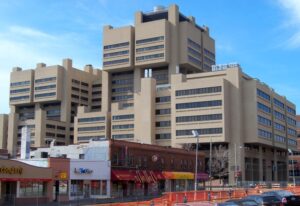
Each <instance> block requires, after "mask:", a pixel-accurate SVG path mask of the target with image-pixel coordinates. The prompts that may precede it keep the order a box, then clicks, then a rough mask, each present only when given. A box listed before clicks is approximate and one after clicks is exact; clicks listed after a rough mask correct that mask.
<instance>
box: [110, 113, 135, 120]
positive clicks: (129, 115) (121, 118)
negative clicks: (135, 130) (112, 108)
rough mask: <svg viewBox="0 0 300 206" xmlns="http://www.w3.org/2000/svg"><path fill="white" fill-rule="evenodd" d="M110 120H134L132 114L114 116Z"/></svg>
mask: <svg viewBox="0 0 300 206" xmlns="http://www.w3.org/2000/svg"><path fill="white" fill-rule="evenodd" d="M112 119H113V120H124V119H134V114H124V115H115V116H113V117H112Z"/></svg>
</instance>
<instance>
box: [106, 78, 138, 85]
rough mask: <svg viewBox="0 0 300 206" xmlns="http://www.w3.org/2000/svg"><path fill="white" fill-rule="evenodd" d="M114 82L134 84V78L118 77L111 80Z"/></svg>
mask: <svg viewBox="0 0 300 206" xmlns="http://www.w3.org/2000/svg"><path fill="white" fill-rule="evenodd" d="M111 83H112V84H117V85H124V84H132V83H133V79H116V80H113V81H112V82H111Z"/></svg>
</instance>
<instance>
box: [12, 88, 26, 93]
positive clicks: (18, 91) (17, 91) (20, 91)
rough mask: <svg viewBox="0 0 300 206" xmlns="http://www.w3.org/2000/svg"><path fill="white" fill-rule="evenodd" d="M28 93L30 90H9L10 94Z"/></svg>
mask: <svg viewBox="0 0 300 206" xmlns="http://www.w3.org/2000/svg"><path fill="white" fill-rule="evenodd" d="M29 91H30V88H24V89H15V90H10V94H18V93H25V92H29Z"/></svg>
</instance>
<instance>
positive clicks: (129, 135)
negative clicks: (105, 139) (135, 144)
mask: <svg viewBox="0 0 300 206" xmlns="http://www.w3.org/2000/svg"><path fill="white" fill-rule="evenodd" d="M133 137H134V135H133V134H117V135H112V138H113V139H129V138H133Z"/></svg>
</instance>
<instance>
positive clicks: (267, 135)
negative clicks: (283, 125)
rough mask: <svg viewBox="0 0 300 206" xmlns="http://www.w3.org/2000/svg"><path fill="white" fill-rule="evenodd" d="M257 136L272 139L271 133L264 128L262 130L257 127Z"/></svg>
mask: <svg viewBox="0 0 300 206" xmlns="http://www.w3.org/2000/svg"><path fill="white" fill-rule="evenodd" d="M258 136H259V137H262V138H265V139H268V140H272V133H271V132H268V131H265V130H262V129H258Z"/></svg>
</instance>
